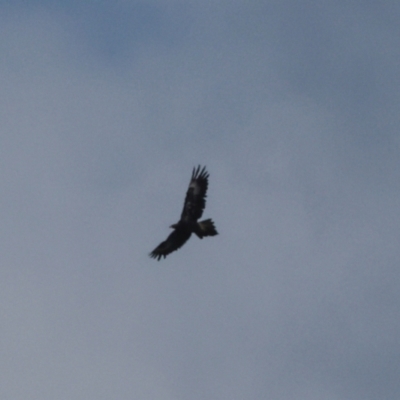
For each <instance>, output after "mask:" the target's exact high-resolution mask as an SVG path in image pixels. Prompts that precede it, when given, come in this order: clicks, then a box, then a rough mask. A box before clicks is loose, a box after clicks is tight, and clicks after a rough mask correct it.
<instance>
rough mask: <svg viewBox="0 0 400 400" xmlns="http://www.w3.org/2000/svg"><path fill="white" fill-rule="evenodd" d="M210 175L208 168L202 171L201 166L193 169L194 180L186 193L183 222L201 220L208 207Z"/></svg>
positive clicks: (192, 179)
mask: <svg viewBox="0 0 400 400" xmlns="http://www.w3.org/2000/svg"><path fill="white" fill-rule="evenodd" d="M208 177H209V174H208V172H207V171H206V167H203V168H202V169H201V167H200V165H199V166H198V167H197V168H196V167H195V168H193V172H192V178H191V180H190V184H189V188H188V190H187V192H186V197H185V203H184V205H183V210H182V215H181V220H182V221H197V220H198V219H199V218H201V216H202V214H203V211H204V208H205V206H206V197H207V188H208Z"/></svg>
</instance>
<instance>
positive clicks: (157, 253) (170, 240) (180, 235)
mask: <svg viewBox="0 0 400 400" xmlns="http://www.w3.org/2000/svg"><path fill="white" fill-rule="evenodd" d="M191 234H192V232H190V231H187V230H185V229H179V228H178V229H175V230H174V231H173V232H172V233H171V234H170V235H169V236H168V237H167V239H166V240H164V242H162V243H160V244H159V245H158V246H157V247H156V248H155V249H154V250H153V251H152V252H151V253H150V257H152V258H155V259H156V260H160V259H161V258H162V257H164V258H165V257H167V255H168V254H170V253H172V252H173V251H175V250H178V249H179V248H180V247H182V246H183V245H184V244H185V243H186V241H187V240H188V239H189V238H190V235H191Z"/></svg>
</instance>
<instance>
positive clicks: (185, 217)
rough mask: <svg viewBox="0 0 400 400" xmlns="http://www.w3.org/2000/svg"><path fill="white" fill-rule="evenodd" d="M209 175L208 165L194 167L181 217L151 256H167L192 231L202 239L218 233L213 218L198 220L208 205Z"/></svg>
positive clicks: (181, 243) (184, 241)
mask: <svg viewBox="0 0 400 400" xmlns="http://www.w3.org/2000/svg"><path fill="white" fill-rule="evenodd" d="M208 177H209V174H208V172H207V171H206V167H203V168H202V169H201V167H200V165H199V166H198V167H197V168H196V167H195V168H193V171H192V177H191V179H190V183H189V188H188V190H187V192H186V197H185V203H184V206H183V211H182V215H181V219H180V220H179V222H178V223H176V224H174V225H172V226H171V228H174V231H173V232H172V233H171V234H170V235H169V236H168V237H167V239H166V240H165V241H164V242H162V243H160V244H159V245H158V246H157V247H156V248H155V249H154V250H153V251H152V252H151V253H150V257H152V258H155V259H156V260H160V259H161V258H163V257H164V258H165V257H166V256H167V255H168V254H170V253H172V252H173V251H175V250H178V249H179V248H180V247H182V246H183V245H184V244H185V243H186V241H187V240H188V239H189V238H190V236H191V234H192V233H195V234H196V235H197V236H198V237H199V238H200V239H202V238H203V237H205V236H215V235H218V232H217V230H216V229H215V226H214V223H213V221H212V220H211V219H207V220H204V221H200V222H197V220H198V219H199V218H200V217H201V216H202V215H203V211H204V208H205V206H206V197H207V188H208Z"/></svg>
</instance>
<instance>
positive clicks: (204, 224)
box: [197, 219, 218, 239]
mask: <svg viewBox="0 0 400 400" xmlns="http://www.w3.org/2000/svg"><path fill="white" fill-rule="evenodd" d="M197 225H198V226H199V228H200V229H199V234H198V235H197V236H198V237H199V238H200V239H202V238H203V237H204V236H215V235H218V232H217V230H216V229H215V226H214V222H213V221H212V220H211V219H205V220H204V221H200V222H198V223H197Z"/></svg>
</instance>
